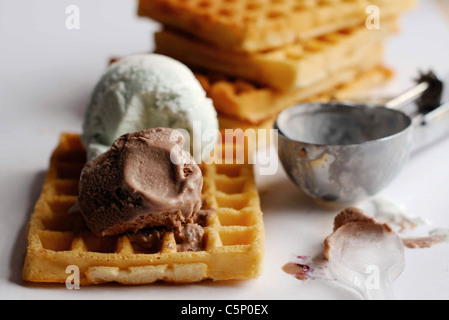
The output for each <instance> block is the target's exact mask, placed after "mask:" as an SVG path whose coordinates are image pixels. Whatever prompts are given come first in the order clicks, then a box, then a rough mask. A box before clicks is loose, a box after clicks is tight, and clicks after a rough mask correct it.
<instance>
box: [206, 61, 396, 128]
mask: <svg viewBox="0 0 449 320" xmlns="http://www.w3.org/2000/svg"><path fill="white" fill-rule="evenodd" d="M392 76H393V72H392V71H391V70H389V69H387V68H385V67H380V66H377V67H375V68H372V69H370V70H368V71H365V72H362V73H359V74H355V77H354V78H352V80H351V81H349V82H347V83H344V84H341V85H338V86H336V87H335V88H332V89H331V90H328V91H324V92H322V93H320V94H316V95H314V96H310V97H308V98H307V99H298V100H296V99H295V97H291V98H290V99H286V98H283V97H282V96H277V95H276V93H275V92H270V91H269V89H258V88H255V87H253V86H251V85H250V84H247V83H239V82H236V83H232V82H227V83H223V82H221V83H219V84H217V86H218V85H219V87H218V88H216V90H217V91H218V90H223V91H222V92H220V93H219V94H218V93H215V92H214V90H212V88H213V86H214V85H215V83H214V82H213V81H212V82H209V81H208V79H207V78H205V77H203V78H201V76H200V78H201V82H202V83H203V86H204V87H205V88H206V90H207V91H208V92H209V93H210V95H212V99H213V100H214V104H215V107H216V108H217V106H220V107H223V106H225V105H226V104H228V106H229V107H233V108H235V109H234V110H242V111H244V110H245V109H244V108H243V106H245V103H246V105H247V106H254V108H256V107H257V106H258V105H259V106H260V107H261V108H262V107H266V108H267V110H268V108H269V107H270V105H271V107H272V108H274V109H275V110H277V111H278V112H280V111H282V110H283V109H285V108H287V107H290V106H292V105H293V104H295V103H304V102H328V101H348V100H364V99H366V97H367V96H368V93H369V91H370V90H372V89H374V88H375V87H377V86H380V85H382V84H385V83H386V82H387V81H388V80H390V79H391V77H392ZM221 81H223V80H221ZM240 86H242V87H243V88H240ZM225 89H226V90H225ZM251 97H254V101H252V102H251ZM264 97H265V99H267V101H268V102H271V104H267V105H263V101H264ZM220 110H221V108H219V115H218V120H219V124H220V128H221V129H237V128H240V129H242V130H246V129H267V130H268V129H272V128H273V123H274V121H275V119H276V117H277V114H278V113H275V114H273V115H271V116H269V117H268V118H266V119H264V120H263V121H260V122H255V123H254V122H250V121H246V120H242V119H241V118H239V117H235V116H232V115H227V114H226V113H222V112H220ZM240 114H241V112H240ZM267 114H268V113H267ZM270 114H271V112H270Z"/></svg>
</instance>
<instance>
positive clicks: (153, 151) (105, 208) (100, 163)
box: [78, 128, 203, 236]
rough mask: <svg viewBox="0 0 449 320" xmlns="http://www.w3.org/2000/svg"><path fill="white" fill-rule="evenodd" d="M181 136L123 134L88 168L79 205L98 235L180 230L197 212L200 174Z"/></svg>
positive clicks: (161, 132)
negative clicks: (165, 228)
mask: <svg viewBox="0 0 449 320" xmlns="http://www.w3.org/2000/svg"><path fill="white" fill-rule="evenodd" d="M183 145H184V137H183V136H182V134H180V133H179V132H177V131H175V130H173V129H168V128H155V129H147V130H144V131H141V132H137V133H130V134H125V135H123V136H121V137H120V138H119V139H117V140H116V141H115V142H114V144H113V145H112V147H111V149H110V150H109V151H107V152H106V153H104V154H102V155H100V156H98V157H97V158H95V159H93V160H92V161H90V162H89V163H87V164H86V166H85V167H84V169H83V171H82V173H81V180H80V188H79V189H80V193H79V198H78V205H79V208H80V211H81V213H82V214H83V216H84V219H85V220H86V224H87V226H88V227H89V228H90V229H91V230H92V231H93V232H94V233H95V234H97V235H99V236H107V235H117V234H121V233H125V232H136V231H137V230H140V229H142V228H146V227H155V226H157V227H167V228H174V227H178V226H179V225H180V224H181V223H184V222H189V221H190V220H191V219H193V216H194V214H195V213H196V212H198V211H199V210H200V208H201V189H202V185H203V178H202V173H201V170H200V168H199V167H198V165H197V164H196V163H195V162H194V161H193V158H192V156H191V155H190V153H188V152H186V151H184V150H183V149H182V147H183Z"/></svg>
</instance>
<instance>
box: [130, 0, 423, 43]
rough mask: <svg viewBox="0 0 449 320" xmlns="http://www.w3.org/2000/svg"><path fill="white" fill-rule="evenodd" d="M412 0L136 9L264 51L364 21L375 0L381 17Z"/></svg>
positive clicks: (190, 3)
mask: <svg viewBox="0 0 449 320" xmlns="http://www.w3.org/2000/svg"><path fill="white" fill-rule="evenodd" d="M415 4H416V0H140V1H139V8H138V13H139V15H140V16H146V17H150V18H152V19H154V20H156V21H159V22H161V23H163V24H164V25H167V26H171V27H174V28H176V29H179V30H183V31H184V32H187V33H190V34H192V35H194V36H195V37H197V38H199V39H203V40H204V41H206V42H210V43H213V44H215V45H216V46H218V47H221V48H225V49H228V50H232V51H246V52H256V51H264V50H269V49H273V48H277V47H282V46H285V45H287V44H292V43H294V42H296V41H298V40H301V41H303V40H308V39H312V38H315V37H318V36H322V35H325V34H328V33H331V32H334V31H336V30H340V29H344V28H349V27H355V26H360V25H362V24H365V21H366V20H367V19H368V17H369V14H367V13H366V10H367V7H368V6H370V5H376V6H377V7H378V8H379V10H380V18H381V21H385V20H388V19H391V18H392V17H396V16H398V15H400V14H401V13H403V12H405V11H407V10H408V9H410V8H412V7H414V6H415Z"/></svg>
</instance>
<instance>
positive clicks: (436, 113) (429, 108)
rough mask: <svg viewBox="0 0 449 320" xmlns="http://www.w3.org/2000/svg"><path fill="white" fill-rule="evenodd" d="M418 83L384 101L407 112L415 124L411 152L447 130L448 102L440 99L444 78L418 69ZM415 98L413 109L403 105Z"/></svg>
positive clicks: (440, 136)
mask: <svg viewBox="0 0 449 320" xmlns="http://www.w3.org/2000/svg"><path fill="white" fill-rule="evenodd" d="M417 83H418V84H417V85H416V86H415V87H413V88H411V89H409V90H407V91H406V92H404V93H403V94H401V95H399V96H398V97H396V98H394V99H392V100H390V101H388V102H386V103H385V106H386V107H387V108H390V109H395V110H400V111H403V112H404V113H406V114H408V115H409V116H410V117H411V118H412V120H413V124H414V128H415V134H414V145H413V149H412V152H416V151H419V150H421V149H423V148H424V147H426V146H428V145H431V144H433V143H435V142H436V141H438V140H440V139H442V138H443V137H445V136H446V135H448V134H449V103H443V104H442V103H441V97H442V93H443V86H444V85H443V82H442V81H441V80H439V79H438V77H437V76H436V75H435V74H434V73H433V72H428V73H426V74H424V73H421V75H420V77H419V79H418V80H417ZM412 102H416V108H415V110H412V112H410V111H409V110H405V108H404V107H405V106H407V105H409V104H410V103H412Z"/></svg>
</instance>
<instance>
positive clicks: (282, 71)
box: [155, 21, 398, 91]
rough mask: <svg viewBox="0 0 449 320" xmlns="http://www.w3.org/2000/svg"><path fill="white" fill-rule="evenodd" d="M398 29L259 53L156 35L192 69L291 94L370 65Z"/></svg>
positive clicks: (341, 34) (393, 25) (362, 31)
mask: <svg viewBox="0 0 449 320" xmlns="http://www.w3.org/2000/svg"><path fill="white" fill-rule="evenodd" d="M397 30H398V23H397V21H388V22H385V23H383V24H382V28H381V29H379V30H368V29H366V28H364V27H358V28H347V29H343V30H340V31H338V32H334V33H330V34H327V35H325V36H322V37H319V38H315V39H312V40H308V41H305V42H298V43H295V44H292V45H289V46H285V47H282V48H278V49H275V50H271V51H268V52H261V53H254V54H241V53H236V52H232V51H228V50H225V49H220V48H216V47H214V46H210V45H209V44H207V43H204V42H199V41H197V40H196V39H194V38H193V37H189V36H186V35H183V34H181V33H177V32H175V31H173V30H164V31H161V32H158V33H156V35H155V41H156V52H157V53H160V54H164V55H167V56H170V57H172V58H175V59H177V60H180V61H181V62H183V63H186V64H187V65H190V66H193V67H200V68H204V69H208V70H214V71H216V72H222V73H224V74H227V75H229V76H233V77H238V78H241V79H244V80H248V81H253V82H255V83H258V84H260V85H265V86H268V87H272V88H274V89H276V90H279V91H291V90H297V89H302V88H307V87H308V86H311V85H313V84H316V83H319V82H320V81H323V80H325V79H326V78H327V77H329V76H330V75H333V74H335V73H337V72H339V71H341V70H343V69H345V68H350V67H357V66H360V65H363V64H365V60H366V58H367V56H372V55H373V53H374V52H377V51H379V50H378V48H379V46H381V45H382V43H383V42H384V41H385V39H386V38H387V36H389V35H391V34H392V33H394V32H396V31H397Z"/></svg>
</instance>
